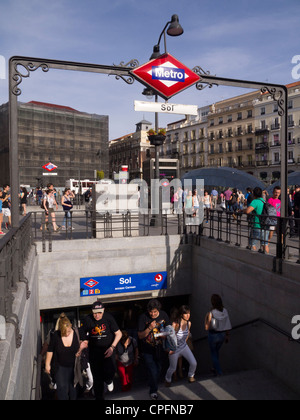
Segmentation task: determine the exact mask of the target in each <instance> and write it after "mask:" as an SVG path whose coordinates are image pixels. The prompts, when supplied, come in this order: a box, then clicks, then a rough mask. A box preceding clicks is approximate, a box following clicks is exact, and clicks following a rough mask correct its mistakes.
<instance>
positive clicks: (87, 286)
mask: <svg viewBox="0 0 300 420" xmlns="http://www.w3.org/2000/svg"><path fill="white" fill-rule="evenodd" d="M167 287H168V281H167V272H166V271H161V272H156V273H142V274H126V275H118V276H104V277H85V278H81V279H80V297H88V296H96V295H97V296H100V295H101V296H102V295H112V294H117V293H134V292H145V291H151V290H161V289H167Z"/></svg>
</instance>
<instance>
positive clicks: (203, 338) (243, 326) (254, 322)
mask: <svg viewBox="0 0 300 420" xmlns="http://www.w3.org/2000/svg"><path fill="white" fill-rule="evenodd" d="M257 323H262V324H264V325H266V326H267V327H269V328H271V329H272V330H274V331H276V332H278V333H279V334H281V335H283V336H285V337H286V338H288V339H289V341H293V342H295V343H298V344H300V340H294V339H293V337H292V336H291V334H290V333H287V332H286V331H284V330H283V329H282V328H280V327H277V326H276V325H274V324H272V323H271V322H269V321H267V320H265V319H263V318H256V319H253V320H251V321H248V322H244V323H243V324H239V325H236V326H235V327H232V329H231V331H235V330H239V329H241V328H245V327H248V326H249V325H253V324H257ZM207 338H208V336H205V337H201V338H198V339H197V340H194V343H197V342H200V341H205V340H207Z"/></svg>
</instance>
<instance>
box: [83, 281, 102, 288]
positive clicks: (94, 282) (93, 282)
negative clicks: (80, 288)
mask: <svg viewBox="0 0 300 420" xmlns="http://www.w3.org/2000/svg"><path fill="white" fill-rule="evenodd" d="M97 284H99V282H98V281H96V280H94V279H90V280H88V281H86V282H85V283H84V285H85V286H87V287H90V288H91V289H92V288H93V287H95V286H97Z"/></svg>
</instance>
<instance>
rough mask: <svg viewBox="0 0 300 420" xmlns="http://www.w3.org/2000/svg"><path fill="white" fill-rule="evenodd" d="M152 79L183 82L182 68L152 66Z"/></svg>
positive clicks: (183, 73)
mask: <svg viewBox="0 0 300 420" xmlns="http://www.w3.org/2000/svg"><path fill="white" fill-rule="evenodd" d="M152 79H153V80H167V81H169V82H185V71H184V69H176V68H173V67H163V66H153V67H152Z"/></svg>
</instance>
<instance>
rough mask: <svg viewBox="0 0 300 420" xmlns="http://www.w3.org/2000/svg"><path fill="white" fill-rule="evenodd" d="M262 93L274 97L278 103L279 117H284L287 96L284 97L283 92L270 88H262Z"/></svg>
mask: <svg viewBox="0 0 300 420" xmlns="http://www.w3.org/2000/svg"><path fill="white" fill-rule="evenodd" d="M261 93H262V94H265V93H269V94H270V95H271V96H272V99H273V100H274V101H276V102H277V105H278V115H279V116H280V117H283V116H284V114H285V99H284V97H285V96H284V95H283V93H284V92H283V90H282V89H279V88H276V87H272V88H270V87H268V86H265V87H263V88H261Z"/></svg>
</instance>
